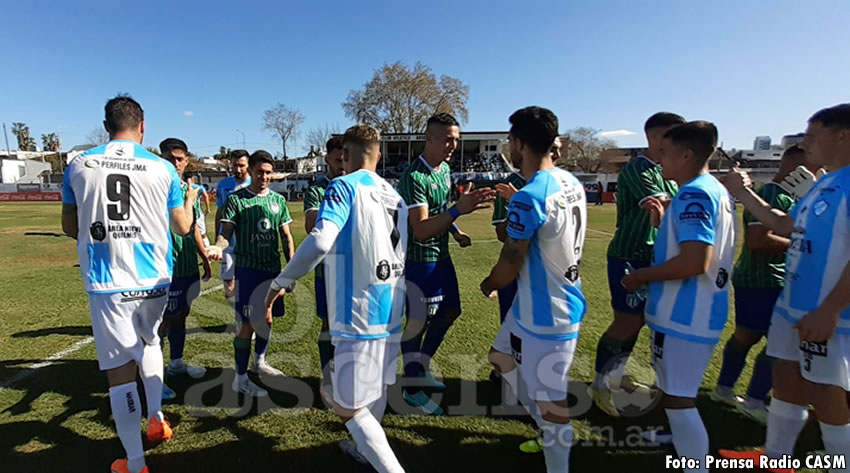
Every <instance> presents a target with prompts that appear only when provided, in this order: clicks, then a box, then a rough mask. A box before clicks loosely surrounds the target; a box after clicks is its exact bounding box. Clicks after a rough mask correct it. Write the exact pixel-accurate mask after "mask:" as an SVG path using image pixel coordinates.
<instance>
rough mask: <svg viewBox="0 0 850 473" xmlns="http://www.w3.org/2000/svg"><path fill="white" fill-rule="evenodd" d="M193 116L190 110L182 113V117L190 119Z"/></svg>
mask: <svg viewBox="0 0 850 473" xmlns="http://www.w3.org/2000/svg"><path fill="white" fill-rule="evenodd" d="M194 114H195V112H193V111H191V110H186V111H185V112H183V116H184V117H191V116H192V115H194Z"/></svg>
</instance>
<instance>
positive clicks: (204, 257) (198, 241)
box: [193, 222, 212, 281]
mask: <svg viewBox="0 0 850 473" xmlns="http://www.w3.org/2000/svg"><path fill="white" fill-rule="evenodd" d="M193 235H194V237H195V245H196V246H197V247H198V256H200V257H201V261H202V262H203V265H204V275H203V279H204V281H206V280H208V279H209V278H210V275H211V274H212V269H211V268H210V255H209V253H208V252H207V248H206V246H205V245H204V235H203V234H202V233H201V227H199V226H198V225H197V222H195V231H194V232H193Z"/></svg>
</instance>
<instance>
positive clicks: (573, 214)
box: [481, 107, 587, 473]
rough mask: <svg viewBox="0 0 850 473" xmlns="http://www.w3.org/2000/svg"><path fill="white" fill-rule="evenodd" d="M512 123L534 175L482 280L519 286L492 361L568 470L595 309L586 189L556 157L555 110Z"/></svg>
mask: <svg viewBox="0 0 850 473" xmlns="http://www.w3.org/2000/svg"><path fill="white" fill-rule="evenodd" d="M510 122H511V130H510V140H511V158H512V159H513V157H514V156H515V155H521V156H522V174H523V175H525V176H530V179H529V180H528V183H527V184H526V185H525V186H524V187H523V188H522V189H521V190H519V191H518V192H517V193H516V194H514V196H513V198H512V199H511V201H510V206H509V208H508V215H507V220H508V226H507V238H506V239H505V244H504V246H503V248H502V252H501V255H500V256H499V261H498V262H497V263H496V265H495V266H494V267H493V269H492V270H491V271H490V275H489V276H488V277H487V279H485V280H484V281H483V282H482V283H481V291H482V292H483V293H484V295H485V296H488V297H491V298H492V297H495V296H496V291H498V290H500V289H502V288H504V287H505V286H507V285H508V284H510V283H511V282H512V281H514V280H516V282H517V288H518V289H517V295H516V298H515V299H514V302H513V305H512V306H511V311H510V314H508V317H506V318H505V323H504V324H503V325H502V328H501V329H500V330H499V334H498V335H497V336H496V339H495V341H494V342H493V347H492V348H491V349H490V354H489V360H490V362H491V363H492V364H493V366H494V367H495V368H496V370H498V371H499V372H500V374H501V377H502V379H503V380H505V382H506V383H507V384H508V386H510V388H511V389H512V391H513V392H514V393H515V394H516V396H517V398H518V399H519V400H520V402H522V404H523V405H525V407H526V409H527V410H528V412H529V413H530V414H531V416H532V418H533V419H534V420H535V422H536V423H537V426H538V427H539V428H540V429H541V430H542V431H543V442H542V445H543V455H544V456H545V458H546V470H547V471H549V472H550V473H555V472H557V473H565V472H567V471H569V463H570V446H571V443H572V437H573V429H572V424H571V423H570V417H569V409H568V407H567V383H568V374H569V369H570V364H571V363H572V359H573V355H574V353H575V349H576V343H577V342H578V334H579V327H580V324H581V321H582V318H583V317H584V314H585V312H586V311H587V301H586V300H585V298H584V295H583V294H582V291H581V280H580V278H579V264H580V262H581V256H582V251H583V247H584V235H585V231H586V222H587V208H586V202H585V194H584V187H583V186H582V185H581V183H580V182H579V181H578V180H577V179H576V178H575V177H574V176H573V175H572V174H570V173H569V172H567V171H565V170H563V169H560V168H558V167H556V166H555V163H554V162H553V160H552V153H551V148H552V143H553V141H554V140H555V138H556V137H557V136H558V118H557V117H556V116H555V114H554V113H552V112H551V111H550V110H547V109H545V108H541V107H527V108H524V109H521V110H518V111H516V112H515V113H514V114H513V115H511V117H510ZM520 381H522V382H520ZM521 387H525V389H522V388H521Z"/></svg>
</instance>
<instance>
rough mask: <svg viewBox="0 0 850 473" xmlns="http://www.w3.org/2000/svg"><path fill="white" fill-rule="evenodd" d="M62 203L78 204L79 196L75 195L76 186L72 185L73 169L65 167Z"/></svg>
mask: <svg viewBox="0 0 850 473" xmlns="http://www.w3.org/2000/svg"><path fill="white" fill-rule="evenodd" d="M62 203H63V204H68V205H77V198H76V196H74V188H73V187H71V170H70V169H65V175H64V176H62Z"/></svg>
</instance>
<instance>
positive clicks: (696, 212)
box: [679, 202, 709, 220]
mask: <svg viewBox="0 0 850 473" xmlns="http://www.w3.org/2000/svg"><path fill="white" fill-rule="evenodd" d="M708 218H709V215H708V212H706V211H705V207H703V206H702V205H701V204H698V203H696V202H691V203H690V204H688V205H687V207H685V211H684V212H682V213H680V214H679V220H708Z"/></svg>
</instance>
